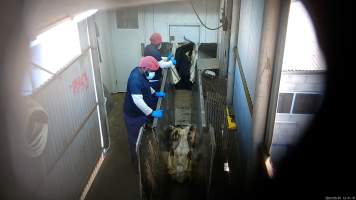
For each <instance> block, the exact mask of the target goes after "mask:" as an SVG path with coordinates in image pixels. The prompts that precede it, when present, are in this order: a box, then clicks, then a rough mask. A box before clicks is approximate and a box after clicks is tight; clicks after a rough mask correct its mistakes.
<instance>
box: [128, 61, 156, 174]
mask: <svg viewBox="0 0 356 200" xmlns="http://www.w3.org/2000/svg"><path fill="white" fill-rule="evenodd" d="M132 94H141V95H142V96H143V100H144V101H145V103H146V104H147V105H148V106H149V107H150V108H152V109H153V110H154V106H155V104H154V99H155V97H154V95H152V94H151V89H150V84H149V82H148V80H147V79H146V78H145V77H144V75H143V74H141V72H140V70H139V68H138V67H136V68H135V69H133V70H132V71H131V73H130V76H129V79H128V82H127V89H126V96H125V101H124V119H125V125H126V129H127V133H128V141H129V147H130V153H131V161H132V164H133V165H134V169H135V171H136V172H138V168H137V167H138V163H137V155H136V141H137V138H138V134H139V131H140V128H141V127H142V126H143V125H144V124H145V123H146V122H148V121H149V117H148V116H146V115H145V114H144V113H143V112H142V111H141V110H140V109H139V108H138V107H137V106H136V104H135V103H134V102H133V99H132V96H131V95H132Z"/></svg>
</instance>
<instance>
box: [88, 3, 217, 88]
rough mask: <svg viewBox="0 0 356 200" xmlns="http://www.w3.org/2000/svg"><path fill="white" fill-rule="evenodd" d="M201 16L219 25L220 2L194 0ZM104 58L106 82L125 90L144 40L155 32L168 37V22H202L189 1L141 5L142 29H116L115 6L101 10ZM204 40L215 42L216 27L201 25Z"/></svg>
mask: <svg viewBox="0 0 356 200" xmlns="http://www.w3.org/2000/svg"><path fill="white" fill-rule="evenodd" d="M193 3H194V7H195V8H196V10H197V12H198V14H199V16H200V17H201V19H202V20H203V21H204V23H206V25H207V26H208V27H211V28H216V27H217V26H218V25H219V4H220V1H216V0H194V1H193ZM95 19H96V22H97V24H98V28H99V32H100V37H99V46H100V50H101V54H102V58H103V60H104V61H103V64H102V66H101V70H102V74H103V82H104V84H105V86H106V87H107V88H108V89H109V91H110V92H125V91H126V83H127V78H128V76H129V72H130V71H131V69H132V68H133V67H135V66H136V65H137V63H138V61H139V59H140V57H141V43H145V44H149V43H150V42H149V37H150V35H151V34H152V33H153V32H159V33H161V35H162V37H163V41H164V42H168V41H169V25H199V26H200V23H199V21H198V19H197V17H196V15H195V14H194V11H193V9H192V7H191V5H190V3H189V1H185V2H171V3H162V4H154V5H149V6H144V7H140V8H139V16H138V19H139V29H117V26H116V13H115V10H106V11H101V12H99V13H98V14H96V16H95ZM199 30H200V31H199V32H200V33H199V34H200V42H201V43H216V42H217V33H218V32H217V31H216V30H214V31H212V30H207V29H206V28H204V27H202V26H200V28H199Z"/></svg>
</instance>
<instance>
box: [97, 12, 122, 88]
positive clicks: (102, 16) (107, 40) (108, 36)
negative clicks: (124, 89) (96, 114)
mask: <svg viewBox="0 0 356 200" xmlns="http://www.w3.org/2000/svg"><path fill="white" fill-rule="evenodd" d="M111 21H112V19H111V18H110V15H109V13H108V12H104V11H100V12H98V13H97V14H96V15H95V22H96V24H97V27H98V32H99V37H98V44H99V48H100V53H101V58H102V62H101V63H100V69H101V75H102V81H103V84H104V85H105V87H106V88H107V89H108V90H109V91H110V92H117V86H116V77H115V74H116V68H115V65H114V61H113V55H112V51H111V49H112V44H111V41H112V26H111Z"/></svg>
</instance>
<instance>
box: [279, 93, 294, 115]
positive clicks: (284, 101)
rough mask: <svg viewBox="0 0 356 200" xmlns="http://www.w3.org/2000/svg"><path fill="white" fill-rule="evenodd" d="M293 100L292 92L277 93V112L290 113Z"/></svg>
mask: <svg viewBox="0 0 356 200" xmlns="http://www.w3.org/2000/svg"><path fill="white" fill-rule="evenodd" d="M292 101H293V93H279V97H278V108H277V112H278V113H290V111H291V106H292Z"/></svg>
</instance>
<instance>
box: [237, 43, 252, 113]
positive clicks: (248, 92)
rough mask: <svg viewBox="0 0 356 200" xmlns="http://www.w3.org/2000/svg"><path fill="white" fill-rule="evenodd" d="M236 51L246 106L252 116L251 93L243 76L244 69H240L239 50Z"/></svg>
mask: <svg viewBox="0 0 356 200" xmlns="http://www.w3.org/2000/svg"><path fill="white" fill-rule="evenodd" d="M236 52H237V53H236V57H237V63H238V66H239V70H240V75H241V80H242V85H243V86H244V92H245V96H246V100H247V104H248V108H249V110H250V114H251V116H252V113H253V103H252V98H251V95H250V91H249V90H248V86H247V81H246V77H245V73H244V70H243V69H242V64H241V60H240V54H239V51H238V50H236Z"/></svg>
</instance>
